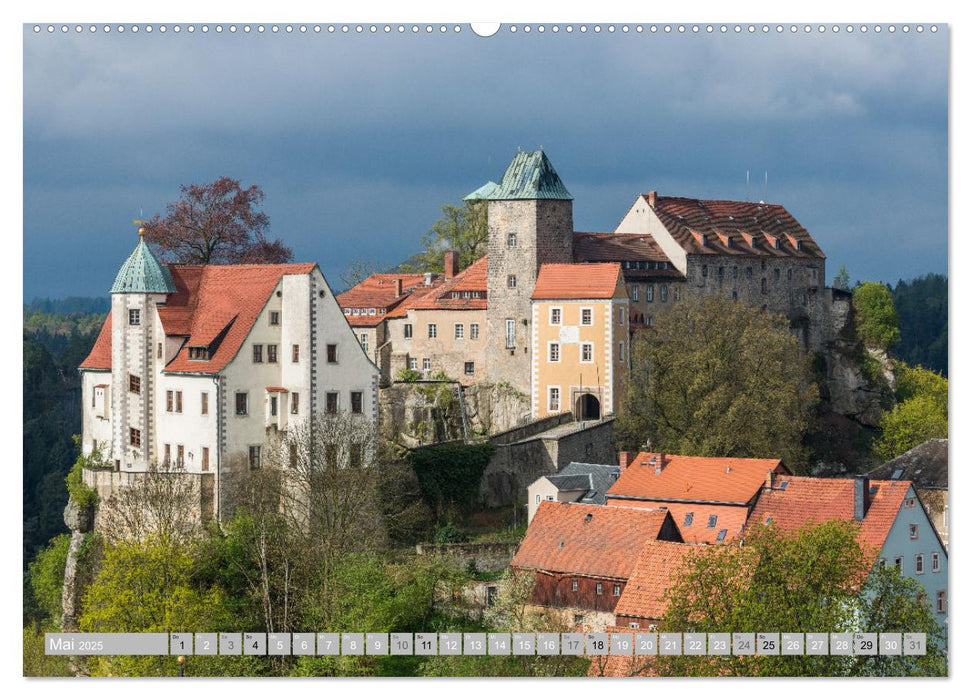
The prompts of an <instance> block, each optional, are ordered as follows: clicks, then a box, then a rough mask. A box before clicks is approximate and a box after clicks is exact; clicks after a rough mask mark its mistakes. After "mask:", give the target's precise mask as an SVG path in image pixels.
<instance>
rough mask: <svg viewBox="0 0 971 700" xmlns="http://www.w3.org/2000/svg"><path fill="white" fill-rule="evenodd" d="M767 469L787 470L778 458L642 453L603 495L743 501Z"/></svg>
mask: <svg viewBox="0 0 971 700" xmlns="http://www.w3.org/2000/svg"><path fill="white" fill-rule="evenodd" d="M652 460H655V461H654V462H652ZM659 467H660V472H659V473H658V468H659ZM770 471H773V472H777V473H780V474H788V473H789V470H788V469H786V467H785V465H784V464H782V461H781V460H778V459H742V458H738V457H691V456H685V455H661V454H654V453H649V452H642V453H640V454H639V455H637V457H636V458H635V459H634V461H633V463H632V464H631V465H630V466H629V467H628V468H627V469H626V470H624V472H623V473H622V474H621V475H620V478H619V479H617V481H616V482H614V485H613V486H611V487H610V490H609V491H608V492H607V496H608V498H611V497H612V498H621V497H625V496H626V497H629V498H634V499H649V500H654V501H683V502H702V503H736V504H743V503H748V502H749V501H751V500H752V498H753V497H755V496H756V495H757V494H758V493H759V491H760V490H761V489H762V486H763V485H764V484H765V477H766V474H767V473H768V472H770Z"/></svg>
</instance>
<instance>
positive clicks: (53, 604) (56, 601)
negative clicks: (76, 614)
mask: <svg viewBox="0 0 971 700" xmlns="http://www.w3.org/2000/svg"><path fill="white" fill-rule="evenodd" d="M70 545H71V536H70V535H58V536H57V537H55V538H54V539H52V540H51V541H50V543H48V545H47V547H45V548H44V549H42V550H41V551H40V552H39V553H38V554H37V556H36V557H35V558H34V560H33V561H32V562H30V564H28V565H27V572H28V574H27V575H28V581H29V582H30V588H31V590H32V591H33V594H34V600H35V601H36V603H37V605H38V607H39V608H40V610H41V611H42V613H43V615H44V621H45V622H46V623H48V624H50V625H53V626H55V627H56V626H59V625H60V622H61V592H62V590H63V588H64V567H65V565H66V564H67V550H68V547H69V546H70Z"/></svg>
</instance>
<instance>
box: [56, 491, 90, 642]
mask: <svg viewBox="0 0 971 700" xmlns="http://www.w3.org/2000/svg"><path fill="white" fill-rule="evenodd" d="M64 524H65V525H67V527H68V529H70V530H71V543H70V545H69V546H68V550H67V564H65V566H64V587H63V589H62V591H61V630H62V631H64V632H77V631H78V613H79V611H80V602H81V585H80V571H79V566H78V557H79V555H80V552H81V545H83V544H84V536H85V535H86V534H87V533H89V532H91V531H92V530H93V529H94V507H93V506H88V507H82V506H79V505H78V504H77V501H75V500H74V499H73V498H69V499H68V502H67V507H66V508H65V509H64Z"/></svg>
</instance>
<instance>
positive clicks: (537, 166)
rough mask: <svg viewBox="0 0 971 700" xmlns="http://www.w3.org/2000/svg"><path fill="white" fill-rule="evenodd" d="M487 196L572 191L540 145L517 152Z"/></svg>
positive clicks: (564, 195)
mask: <svg viewBox="0 0 971 700" xmlns="http://www.w3.org/2000/svg"><path fill="white" fill-rule="evenodd" d="M489 199H492V200H495V199H573V195H571V194H570V193H569V192H568V191H567V189H566V187H565V186H564V185H563V181H562V180H561V179H560V176H559V175H557V174H556V171H555V170H553V164H552V163H550V159H549V158H547V157H546V154H545V153H543V149H542V148H541V149H539V150H538V151H520V152H519V153H517V154H516V157H515V158H513V159H512V163H510V164H509V167H508V168H506V174H505V175H503V176H502V182H500V183H499V186H498V187H496V189H495V190H494V191H493V192H492V193H491V194H490V195H489Z"/></svg>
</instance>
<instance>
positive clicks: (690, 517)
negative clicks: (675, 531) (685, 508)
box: [683, 513, 695, 527]
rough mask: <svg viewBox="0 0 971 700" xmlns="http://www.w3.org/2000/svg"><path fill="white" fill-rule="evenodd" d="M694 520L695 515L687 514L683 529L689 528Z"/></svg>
mask: <svg viewBox="0 0 971 700" xmlns="http://www.w3.org/2000/svg"><path fill="white" fill-rule="evenodd" d="M694 519H695V514H694V513H685V514H684V524H683V527H688V526H689V525H691V523H692V522H694Z"/></svg>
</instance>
